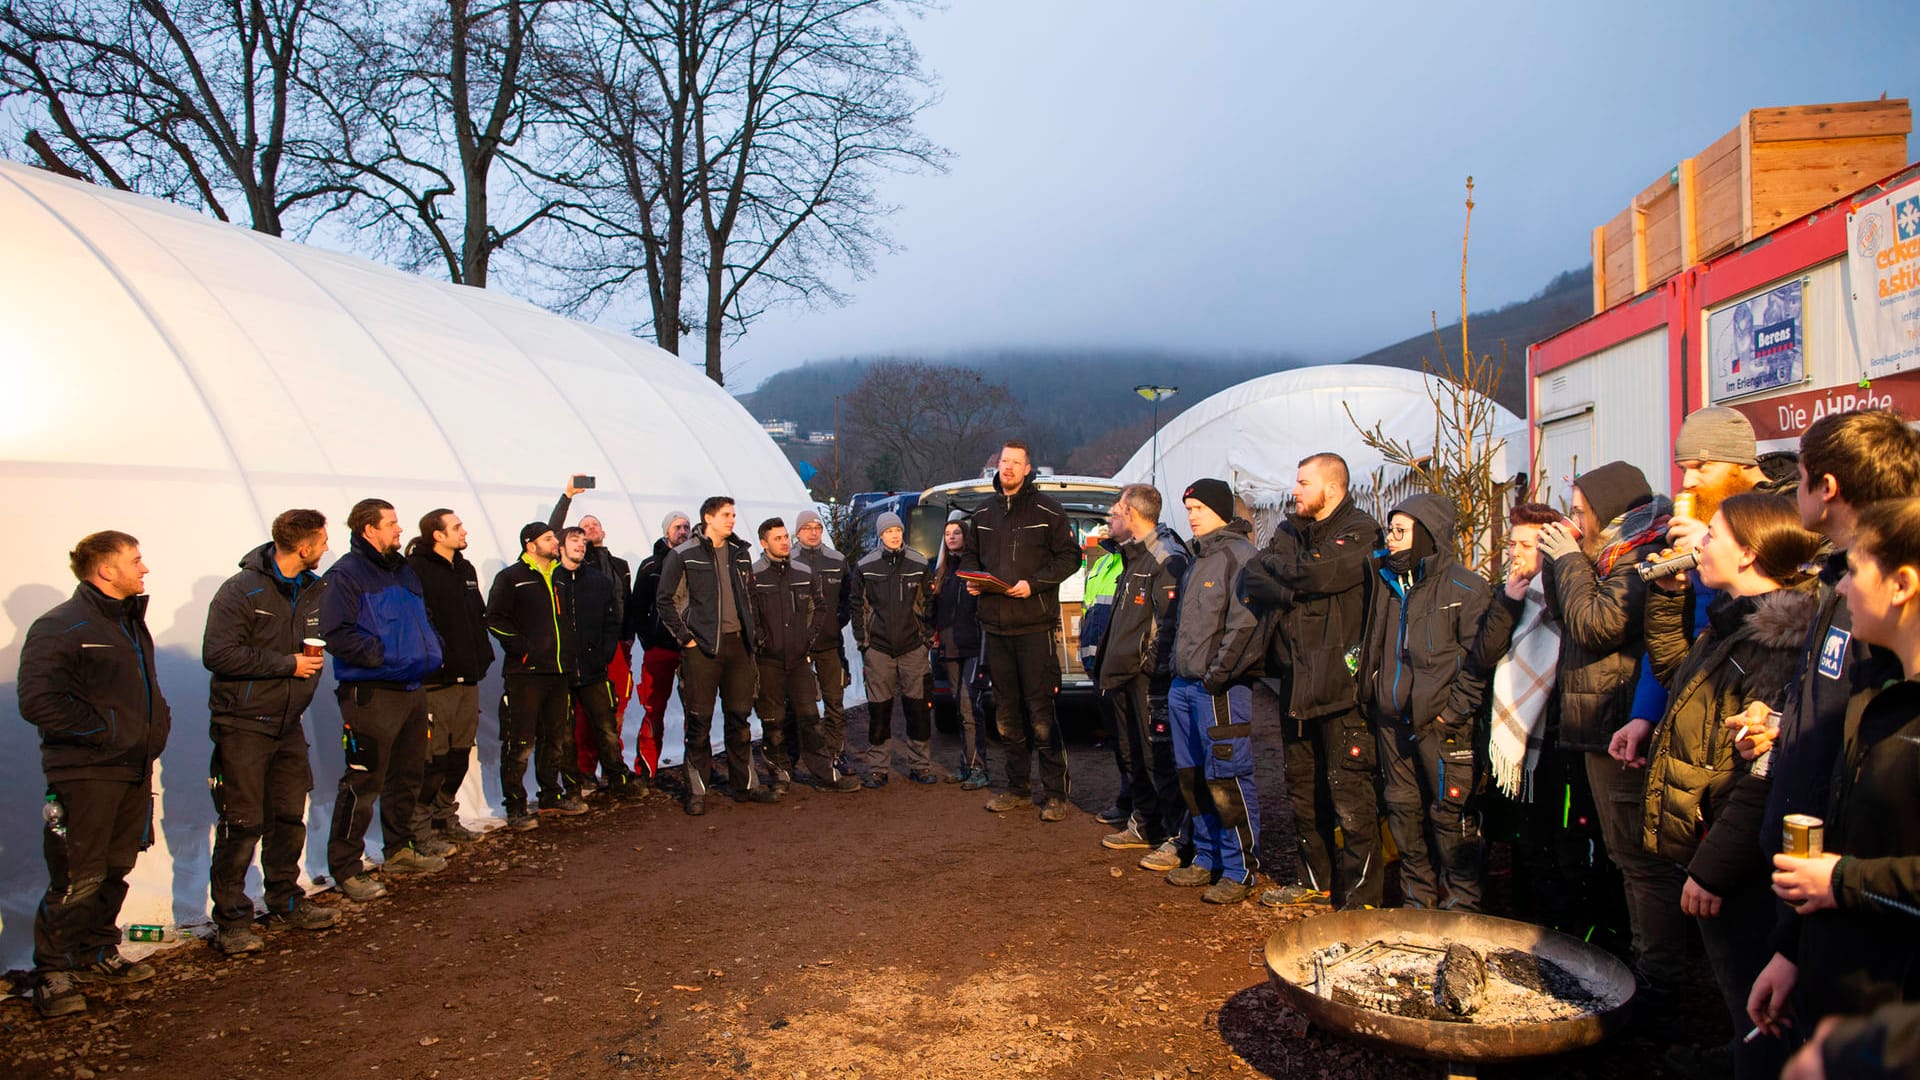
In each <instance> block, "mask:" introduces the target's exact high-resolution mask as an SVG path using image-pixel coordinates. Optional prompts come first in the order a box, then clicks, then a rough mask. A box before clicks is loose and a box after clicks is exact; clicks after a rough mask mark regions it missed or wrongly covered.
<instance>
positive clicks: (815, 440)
mask: <svg viewBox="0 0 1920 1080" xmlns="http://www.w3.org/2000/svg"><path fill="white" fill-rule="evenodd" d="M807 441H808V442H810V443H812V444H813V445H815V446H832V445H833V441H834V440H833V432H831V431H809V432H807Z"/></svg>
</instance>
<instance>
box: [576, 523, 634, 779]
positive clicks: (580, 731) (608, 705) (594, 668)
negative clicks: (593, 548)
mask: <svg viewBox="0 0 1920 1080" xmlns="http://www.w3.org/2000/svg"><path fill="white" fill-rule="evenodd" d="M588 550H589V545H588V543H587V531H586V530H585V529H583V528H581V527H580V526H577V525H573V526H568V527H567V528H566V529H563V530H561V533H560V570H559V571H558V572H557V573H556V576H558V575H559V574H565V575H566V577H567V585H568V589H569V591H570V592H571V593H572V594H573V630H574V634H573V640H574V648H575V649H577V650H578V652H577V653H576V654H575V656H574V662H573V664H572V665H571V667H570V669H569V670H568V672H567V691H568V700H569V702H570V705H569V707H568V709H567V719H568V721H569V722H570V723H571V724H572V725H573V738H574V741H575V743H576V744H578V743H579V742H581V741H582V740H584V741H585V742H586V743H587V745H588V746H589V747H590V748H591V750H592V752H591V753H589V752H587V750H585V749H582V748H581V747H580V746H578V745H576V746H575V748H574V756H573V757H572V758H571V759H569V760H567V761H564V762H562V763H561V766H560V767H561V769H562V770H563V771H565V772H567V773H569V774H571V777H572V783H573V784H574V787H575V790H577V791H579V792H581V793H583V794H584V793H585V792H586V791H587V789H588V786H589V785H591V784H592V783H593V774H594V771H595V770H596V769H597V770H598V771H599V773H600V778H601V780H602V781H603V782H604V783H605V786H606V790H607V791H609V792H611V793H612V795H613V797H614V798H616V799H638V798H642V797H644V796H645V795H646V793H647V781H646V780H645V779H644V778H641V777H637V776H635V775H634V774H633V773H632V772H629V771H628V769H627V764H626V762H625V761H622V760H621V756H620V710H619V693H620V692H619V691H618V690H616V689H615V688H614V685H613V679H612V678H611V677H609V675H608V674H607V673H608V672H609V671H610V670H612V664H613V661H614V656H615V654H616V653H617V652H618V651H619V648H620V613H619V610H618V609H619V606H620V605H619V604H616V603H615V602H614V597H615V596H618V595H625V593H626V591H627V590H626V586H625V584H624V583H623V582H618V581H615V580H613V579H612V578H610V577H608V576H607V575H605V574H603V573H601V572H600V570H599V568H598V567H596V566H594V565H593V564H592V563H591V562H588V561H587V559H588Z"/></svg>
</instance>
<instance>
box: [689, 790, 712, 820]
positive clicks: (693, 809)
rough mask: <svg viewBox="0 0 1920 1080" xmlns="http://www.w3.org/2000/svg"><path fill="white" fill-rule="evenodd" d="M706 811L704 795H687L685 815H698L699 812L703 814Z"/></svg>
mask: <svg viewBox="0 0 1920 1080" xmlns="http://www.w3.org/2000/svg"><path fill="white" fill-rule="evenodd" d="M706 812H707V797H706V796H705V795H689V796H687V816H688V817H699V816H700V815H701V814H704V813H706Z"/></svg>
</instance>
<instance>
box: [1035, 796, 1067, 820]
mask: <svg viewBox="0 0 1920 1080" xmlns="http://www.w3.org/2000/svg"><path fill="white" fill-rule="evenodd" d="M1040 820H1041V821H1065V820H1067V800H1065V799H1048V800H1047V805H1045V806H1043V807H1041V808H1040Z"/></svg>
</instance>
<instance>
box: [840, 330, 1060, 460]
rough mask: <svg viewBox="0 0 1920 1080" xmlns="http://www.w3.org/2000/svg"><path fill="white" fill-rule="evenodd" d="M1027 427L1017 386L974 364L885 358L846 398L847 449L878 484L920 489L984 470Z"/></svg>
mask: <svg viewBox="0 0 1920 1080" xmlns="http://www.w3.org/2000/svg"><path fill="white" fill-rule="evenodd" d="M1021 426H1022V418H1021V412H1020V405H1019V402H1018V401H1016V400H1015V399H1014V397H1013V392H1012V391H1011V390H1009V389H1007V386H1006V384H1005V383H996V382H989V381H987V378H986V376H985V375H983V374H981V373H980V372H979V371H978V370H976V369H974V368H968V367H948V366H944V365H934V364H928V363H924V362H922V361H918V360H881V361H878V362H876V363H874V364H873V365H871V366H870V367H868V369H867V372H866V374H865V375H864V376H863V377H862V378H861V380H860V382H859V384H858V385H857V386H855V387H854V389H853V391H852V392H851V393H849V394H848V395H847V396H846V399H845V401H844V402H843V403H842V404H841V417H840V436H839V437H840V439H841V440H843V444H842V446H841V448H840V449H841V452H842V453H846V454H850V455H851V456H853V457H854V458H855V459H856V460H858V461H859V462H860V463H861V467H862V468H864V469H865V470H866V471H865V477H866V479H867V480H868V482H870V483H872V482H875V481H885V482H881V483H875V486H876V487H879V488H882V489H888V490H891V489H898V488H913V489H915V490H918V489H920V488H923V487H927V486H929V485H932V484H938V483H942V482H944V481H947V480H960V479H965V478H967V477H971V476H977V475H979V464H980V462H982V461H984V460H986V458H987V456H988V455H989V454H991V453H993V451H994V450H996V449H998V448H999V442H1000V440H1001V439H1004V438H1005V437H1007V436H1009V435H1011V434H1013V433H1014V432H1015V431H1017V430H1018V429H1019V428H1020V427H1021Z"/></svg>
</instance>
